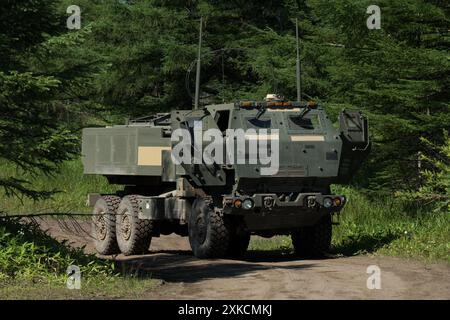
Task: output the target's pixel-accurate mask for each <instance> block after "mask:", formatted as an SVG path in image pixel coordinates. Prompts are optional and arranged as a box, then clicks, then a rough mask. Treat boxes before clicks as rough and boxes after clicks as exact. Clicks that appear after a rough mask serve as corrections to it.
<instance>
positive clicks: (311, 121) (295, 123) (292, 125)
mask: <svg viewBox="0 0 450 320" xmlns="http://www.w3.org/2000/svg"><path fill="white" fill-rule="evenodd" d="M288 119H289V129H290V130H301V131H317V130H320V124H319V119H318V117H317V115H312V116H310V117H308V116H304V117H299V116H298V115H295V116H289V117H288Z"/></svg>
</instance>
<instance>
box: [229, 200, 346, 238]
mask: <svg viewBox="0 0 450 320" xmlns="http://www.w3.org/2000/svg"><path fill="white" fill-rule="evenodd" d="M223 201H224V203H223V208H224V209H223V213H224V214H230V215H242V216H243V217H244V220H245V222H246V224H247V228H248V229H249V230H253V231H257V230H275V229H293V228H297V227H302V226H308V225H314V224H315V223H316V222H317V221H319V220H320V218H321V217H323V216H324V215H326V214H331V213H335V212H339V211H340V210H341V209H342V208H343V207H344V205H345V203H346V198H345V196H342V195H334V194H322V193H298V194H292V195H291V196H290V197H289V196H286V195H282V196H279V195H277V194H274V193H258V194H253V195H252V196H225V197H224V198H223ZM246 201H247V203H246ZM248 201H251V202H252V207H251V208H250V207H249V206H248ZM330 203H331V205H330Z"/></svg>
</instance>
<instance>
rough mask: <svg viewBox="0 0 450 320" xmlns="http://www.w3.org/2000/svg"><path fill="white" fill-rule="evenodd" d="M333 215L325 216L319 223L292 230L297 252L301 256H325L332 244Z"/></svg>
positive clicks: (293, 242)
mask: <svg viewBox="0 0 450 320" xmlns="http://www.w3.org/2000/svg"><path fill="white" fill-rule="evenodd" d="M331 233H332V224H331V215H330V214H327V215H325V216H323V217H322V218H321V219H320V220H319V222H318V223H317V224H315V225H314V226H311V227H303V228H300V229H299V230H297V231H295V232H292V234H291V238H292V245H293V246H294V250H295V254H296V255H298V256H301V257H323V256H324V255H325V254H326V253H327V252H329V251H330V246H331Z"/></svg>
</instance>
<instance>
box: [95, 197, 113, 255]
mask: <svg viewBox="0 0 450 320" xmlns="http://www.w3.org/2000/svg"><path fill="white" fill-rule="evenodd" d="M119 204H120V197H117V196H103V197H101V198H100V199H98V200H97V202H96V203H95V205H94V210H93V215H92V236H93V238H94V245H95V249H96V250H97V252H98V253H99V254H102V255H111V254H118V253H120V250H119V246H118V245H117V240H116V213H117V208H118V207H119Z"/></svg>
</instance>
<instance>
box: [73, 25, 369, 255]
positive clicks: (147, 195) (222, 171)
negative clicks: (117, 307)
mask: <svg viewBox="0 0 450 320" xmlns="http://www.w3.org/2000/svg"><path fill="white" fill-rule="evenodd" d="M199 30H200V32H199V35H200V36H199V50H198V59H197V64H196V65H197V73H196V88H195V101H194V108H193V110H173V111H171V112H170V113H158V114H155V115H151V116H148V117H144V118H140V119H136V120H133V121H129V122H128V123H126V124H124V125H115V126H111V127H106V128H86V129H84V130H83V139H82V156H83V165H84V173H85V174H96V175H103V176H105V177H106V178H107V179H108V181H109V183H111V184H118V185H122V186H123V189H122V190H121V191H120V192H118V193H116V194H112V195H111V194H100V193H95V194H90V195H89V196H88V203H89V205H91V206H93V207H94V209H93V237H94V241H95V247H96V249H97V251H98V252H99V253H100V254H103V255H110V254H117V253H120V252H122V253H123V254H125V255H132V254H141V253H145V252H147V250H148V249H149V246H150V242H151V239H152V237H158V236H160V235H161V234H162V235H168V234H171V233H176V234H178V235H180V236H188V237H189V242H190V244H191V248H192V251H193V253H194V255H195V256H196V257H199V258H212V257H225V256H234V257H236V256H240V255H242V254H243V253H245V251H246V250H247V247H248V245H249V241H250V236H251V235H252V234H253V235H260V236H264V237H271V236H274V235H279V234H290V235H291V237H292V243H293V246H294V249H295V252H296V253H297V254H299V255H304V256H305V255H308V256H317V255H321V254H323V253H325V252H326V251H327V250H328V249H329V247H330V242H331V233H332V216H333V215H336V214H338V213H339V212H340V210H341V209H342V208H343V206H344V205H345V203H346V198H345V196H344V195H336V194H332V193H331V190H330V185H331V184H334V183H340V184H343V183H348V182H349V180H350V178H351V177H352V176H353V175H354V174H355V172H356V171H357V169H358V167H359V166H360V165H361V163H362V161H363V160H364V158H365V157H366V156H367V154H368V152H369V149H370V142H369V136H368V123H367V119H366V117H364V116H363V114H362V113H361V112H359V111H352V110H343V111H342V112H341V113H340V115H339V129H336V128H334V127H333V124H332V122H331V120H330V119H329V117H328V116H327V113H326V112H325V110H324V108H323V107H322V106H321V105H319V104H317V103H315V102H313V101H310V102H308V103H302V101H301V90H300V83H301V81H300V54H299V37H298V23H296V38H297V68H296V70H297V74H296V76H297V77H296V78H297V101H295V102H292V101H287V100H285V99H284V98H283V97H281V96H279V95H276V94H269V95H267V97H266V99H265V100H264V101H236V102H235V103H229V104H215V105H207V106H204V107H201V108H200V107H199V93H200V88H199V86H200V82H199V79H200V60H201V59H200V58H201V50H200V49H201V40H202V19H200V28H199ZM203 138H206V139H203ZM213 141H214V142H213ZM208 142H210V143H208ZM235 142H236V143H235ZM211 145H212V147H211ZM180 146H181V147H180ZM206 150H209V151H210V152H209V153H206ZM203 151H205V152H203ZM261 151H262V152H261ZM220 155H222V157H221V156H220ZM269 155H270V156H269Z"/></svg>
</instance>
